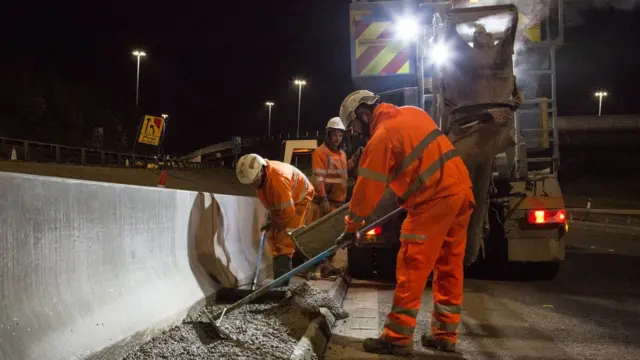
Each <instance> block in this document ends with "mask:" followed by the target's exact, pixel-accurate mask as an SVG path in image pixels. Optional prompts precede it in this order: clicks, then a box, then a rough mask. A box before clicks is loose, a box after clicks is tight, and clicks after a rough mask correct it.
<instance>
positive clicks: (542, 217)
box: [527, 209, 567, 224]
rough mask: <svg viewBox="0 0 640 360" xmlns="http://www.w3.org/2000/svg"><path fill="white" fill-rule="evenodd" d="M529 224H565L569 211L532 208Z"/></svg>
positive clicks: (528, 217)
mask: <svg viewBox="0 0 640 360" xmlns="http://www.w3.org/2000/svg"><path fill="white" fill-rule="evenodd" d="M527 220H528V221H529V224H564V223H565V222H566V221H567V213H566V212H565V211H564V209H562V210H531V211H529V215H528V216H527Z"/></svg>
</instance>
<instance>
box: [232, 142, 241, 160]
mask: <svg viewBox="0 0 640 360" xmlns="http://www.w3.org/2000/svg"><path fill="white" fill-rule="evenodd" d="M241 147H242V138H240V136H234V137H232V138H231V152H232V153H233V155H235V156H236V163H237V162H238V154H240V148H241Z"/></svg>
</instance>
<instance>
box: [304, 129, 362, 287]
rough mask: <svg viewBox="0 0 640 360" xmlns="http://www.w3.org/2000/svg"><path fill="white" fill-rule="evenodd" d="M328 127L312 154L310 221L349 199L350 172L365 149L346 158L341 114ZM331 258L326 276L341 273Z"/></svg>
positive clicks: (326, 264) (325, 267)
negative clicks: (342, 145)
mask: <svg viewBox="0 0 640 360" xmlns="http://www.w3.org/2000/svg"><path fill="white" fill-rule="evenodd" d="M325 130H326V131H325V140H324V143H323V144H322V145H320V146H319V147H318V148H317V149H315V150H314V151H313V155H312V157H311V166H312V168H313V179H312V182H313V188H314V190H315V197H314V198H313V202H312V203H311V205H310V206H309V212H308V214H307V218H306V221H305V223H306V224H307V225H309V224H311V223H313V222H315V221H316V220H318V219H320V218H321V217H323V216H325V215H327V214H329V213H330V212H332V211H334V210H336V209H337V208H339V207H340V206H342V205H344V202H345V200H346V199H347V179H348V172H349V170H350V169H352V168H354V167H355V166H357V165H358V160H359V157H360V154H361V153H362V149H361V148H359V149H358V150H357V151H356V152H355V153H354V154H353V155H352V156H351V158H350V159H349V160H348V161H347V155H346V154H345V152H344V151H342V150H341V149H340V148H339V146H340V144H341V143H342V137H343V135H344V131H345V127H344V125H343V124H342V121H341V120H340V118H339V117H334V118H332V119H330V120H329V122H328V123H327V127H326V129H325ZM332 259H333V256H331V257H330V258H329V259H327V260H326V261H324V262H323V263H322V265H321V266H320V269H321V274H322V276H323V277H328V276H332V275H335V274H337V273H338V269H336V268H334V267H333V266H332V265H331V260H332Z"/></svg>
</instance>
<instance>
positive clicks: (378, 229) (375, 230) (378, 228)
mask: <svg viewBox="0 0 640 360" xmlns="http://www.w3.org/2000/svg"><path fill="white" fill-rule="evenodd" d="M381 233H382V227H381V226H376V227H374V228H373V229H371V230H369V231H367V234H366V235H372V236H375V235H380V234H381Z"/></svg>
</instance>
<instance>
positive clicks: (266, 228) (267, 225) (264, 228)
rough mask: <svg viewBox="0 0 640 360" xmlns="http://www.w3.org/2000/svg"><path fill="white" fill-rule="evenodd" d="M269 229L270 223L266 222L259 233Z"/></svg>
mask: <svg viewBox="0 0 640 360" xmlns="http://www.w3.org/2000/svg"><path fill="white" fill-rule="evenodd" d="M269 229H271V221H269V220H267V222H265V223H264V224H263V225H262V226H261V227H260V232H262V231H267V230H269Z"/></svg>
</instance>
